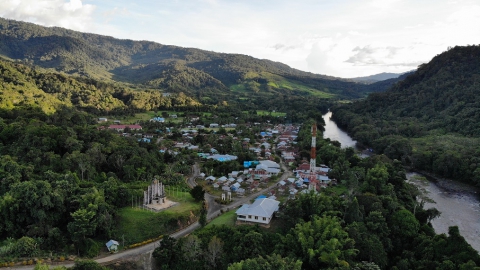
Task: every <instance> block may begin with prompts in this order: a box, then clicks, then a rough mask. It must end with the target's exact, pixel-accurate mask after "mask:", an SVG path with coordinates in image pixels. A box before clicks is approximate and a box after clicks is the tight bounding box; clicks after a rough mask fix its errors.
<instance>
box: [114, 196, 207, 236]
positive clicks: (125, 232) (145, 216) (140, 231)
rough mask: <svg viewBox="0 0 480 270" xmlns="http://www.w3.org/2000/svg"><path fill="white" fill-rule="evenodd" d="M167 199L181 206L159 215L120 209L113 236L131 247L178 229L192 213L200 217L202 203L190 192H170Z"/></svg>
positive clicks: (137, 209)
mask: <svg viewBox="0 0 480 270" xmlns="http://www.w3.org/2000/svg"><path fill="white" fill-rule="evenodd" d="M167 194H169V193H168V192H167ZM167 198H168V199H169V200H172V201H175V202H179V204H177V205H176V206H173V207H171V208H168V209H166V210H164V211H162V212H158V213H156V212H151V211H148V210H142V209H139V208H132V207H125V208H122V209H120V210H119V212H118V215H117V228H116V229H115V230H114V235H113V236H114V237H115V239H116V240H117V241H118V240H119V239H122V241H123V239H125V245H130V244H134V243H139V242H142V241H145V240H147V239H151V238H156V237H158V236H160V235H162V234H168V233H171V232H173V231H174V230H175V229H177V228H178V224H177V223H178V220H180V221H181V222H182V223H185V222H187V221H188V220H189V219H190V218H191V215H192V213H194V214H195V215H198V213H199V212H200V208H201V205H200V203H197V202H195V201H194V200H193V198H192V197H191V196H190V194H189V193H188V192H170V194H169V195H167Z"/></svg>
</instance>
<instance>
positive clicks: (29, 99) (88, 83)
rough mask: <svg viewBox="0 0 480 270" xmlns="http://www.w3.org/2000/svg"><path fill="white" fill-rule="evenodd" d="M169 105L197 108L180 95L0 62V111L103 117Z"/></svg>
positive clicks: (192, 102)
mask: <svg viewBox="0 0 480 270" xmlns="http://www.w3.org/2000/svg"><path fill="white" fill-rule="evenodd" d="M172 104H175V105H177V106H193V105H199V103H198V102H197V101H195V100H193V99H191V98H188V97H185V95H181V94H179V95H170V96H167V97H166V96H163V95H162V93H161V92H159V91H152V90H144V91H135V90H132V89H130V88H129V87H128V86H126V85H122V84H118V83H117V84H113V83H104V82H100V81H98V80H94V79H86V78H80V77H72V76H68V75H65V74H59V73H56V72H47V71H45V70H42V69H37V68H32V67H30V66H27V65H24V64H19V63H13V62H10V61H6V60H1V59H0V109H13V108H14V107H17V106H28V107H37V108H40V109H41V110H42V111H44V112H45V113H53V112H55V111H56V110H57V109H58V108H60V107H64V106H66V107H77V108H80V109H82V110H85V111H90V112H103V113H105V112H112V111H116V110H134V111H135V110H151V109H154V108H155V109H156V108H159V107H163V108H169V107H172V106H173V105H172Z"/></svg>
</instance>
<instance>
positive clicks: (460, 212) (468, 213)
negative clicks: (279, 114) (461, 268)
mask: <svg viewBox="0 0 480 270" xmlns="http://www.w3.org/2000/svg"><path fill="white" fill-rule="evenodd" d="M331 115H332V113H331V112H329V113H327V114H325V115H323V119H324V120H325V123H326V125H325V132H324V133H323V137H324V138H330V139H331V140H336V141H339V142H340V143H341V145H342V147H355V141H354V140H353V139H352V138H351V137H350V136H349V135H348V134H347V133H346V132H344V131H343V130H341V129H340V128H339V127H338V126H337V125H336V124H335V122H334V121H332V120H331V119H330V117H331ZM415 175H418V174H416V173H408V174H407V178H410V179H411V178H412V176H415ZM413 183H414V184H415V185H417V187H419V188H421V189H424V190H425V191H426V192H427V194H426V195H427V197H429V198H431V199H432V200H433V201H435V203H433V204H432V203H425V205H424V208H425V209H428V208H431V207H435V208H437V210H438V211H440V212H441V215H440V217H438V218H436V219H434V220H432V226H433V228H434V229H435V232H437V233H439V234H441V233H445V234H447V235H448V227H450V226H458V229H459V230H460V233H461V235H462V236H463V237H464V238H465V240H466V241H467V242H468V243H469V244H470V245H471V246H472V247H473V248H474V249H476V250H477V251H478V252H480V189H476V188H474V187H472V186H468V185H464V184H461V183H458V182H454V181H451V180H442V179H439V180H435V181H433V180H432V179H430V180H428V181H420V182H419V181H414V182H413Z"/></svg>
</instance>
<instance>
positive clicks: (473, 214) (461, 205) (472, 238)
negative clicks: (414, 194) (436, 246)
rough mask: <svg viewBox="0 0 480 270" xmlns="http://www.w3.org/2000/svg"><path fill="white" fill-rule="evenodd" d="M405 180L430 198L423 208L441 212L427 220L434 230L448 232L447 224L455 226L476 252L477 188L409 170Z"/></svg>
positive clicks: (479, 225)
mask: <svg viewBox="0 0 480 270" xmlns="http://www.w3.org/2000/svg"><path fill="white" fill-rule="evenodd" d="M416 175H417V176H423V177H425V178H426V179H427V180H428V181H421V182H419V181H414V178H415V177H414V176H416ZM407 179H408V181H410V182H411V183H413V184H414V185H415V186H417V187H418V188H419V189H420V190H423V191H424V192H425V193H426V194H425V195H426V196H427V197H428V198H430V199H432V200H433V201H434V203H429V202H426V203H425V205H424V208H425V209H428V208H436V209H437V210H438V211H440V212H441V215H440V216H439V217H438V218H435V219H433V220H432V222H431V223H432V226H433V228H434V229H435V232H436V233H439V234H441V233H444V234H448V228H449V227H451V226H457V227H458V229H459V231H460V234H461V235H462V236H463V237H464V238H465V240H466V241H467V242H468V243H469V244H470V245H471V246H472V247H473V248H474V249H475V250H477V251H478V252H480V197H479V195H480V192H479V189H478V188H476V187H473V186H469V185H467V184H464V183H460V182H457V181H453V180H450V179H444V178H440V177H435V176H434V175H431V174H428V173H426V174H424V173H420V172H413V171H411V172H408V173H407Z"/></svg>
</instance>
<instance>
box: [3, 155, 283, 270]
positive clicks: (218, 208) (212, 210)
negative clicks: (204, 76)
mask: <svg viewBox="0 0 480 270" xmlns="http://www.w3.org/2000/svg"><path fill="white" fill-rule="evenodd" d="M199 174H200V169H199V166H198V164H197V163H195V164H194V165H193V167H192V175H191V176H190V177H189V178H188V179H187V184H188V185H189V186H190V187H194V186H196V185H197V183H196V182H195V179H196V178H197V177H198V175H199ZM290 175H291V172H289V171H287V170H285V172H284V173H283V174H282V176H281V177H280V178H279V180H278V181H281V180H285V179H287V178H288V177H289V176H290ZM275 187H276V185H272V186H270V187H268V188H265V189H262V190H261V191H258V192H256V193H252V194H250V195H248V196H245V197H243V198H234V201H233V202H232V203H231V204H229V205H225V206H224V205H220V204H218V203H216V202H215V196H213V195H210V194H208V193H205V200H207V203H208V211H207V220H208V221H210V220H212V219H214V218H216V217H218V216H220V214H221V212H222V210H224V211H226V210H231V209H233V208H236V207H238V206H240V205H242V204H244V203H247V202H249V201H250V200H252V199H254V198H256V197H258V196H260V195H261V194H263V193H265V192H268V191H270V190H272V189H274V188H275ZM200 227H201V226H200V224H199V223H198V222H195V223H193V224H192V225H190V226H188V227H186V228H184V229H182V230H180V231H178V232H175V233H172V234H171V235H170V236H171V237H174V238H180V237H183V236H185V235H188V234H190V233H192V232H193V231H195V230H197V229H199V228H200ZM156 247H158V242H153V243H150V244H147V245H144V246H140V247H137V248H134V249H127V250H124V251H121V252H118V253H114V254H109V255H107V256H105V257H101V258H96V259H95V261H96V262H98V263H100V264H105V263H109V262H113V261H116V260H120V259H126V258H131V257H135V256H138V255H141V254H145V253H150V252H153V250H155V248H156ZM52 266H53V267H56V266H65V267H73V266H74V263H73V262H63V263H58V264H52ZM34 268H35V266H31V265H30V266H14V267H6V268H3V269H21V270H33V269H34Z"/></svg>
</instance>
